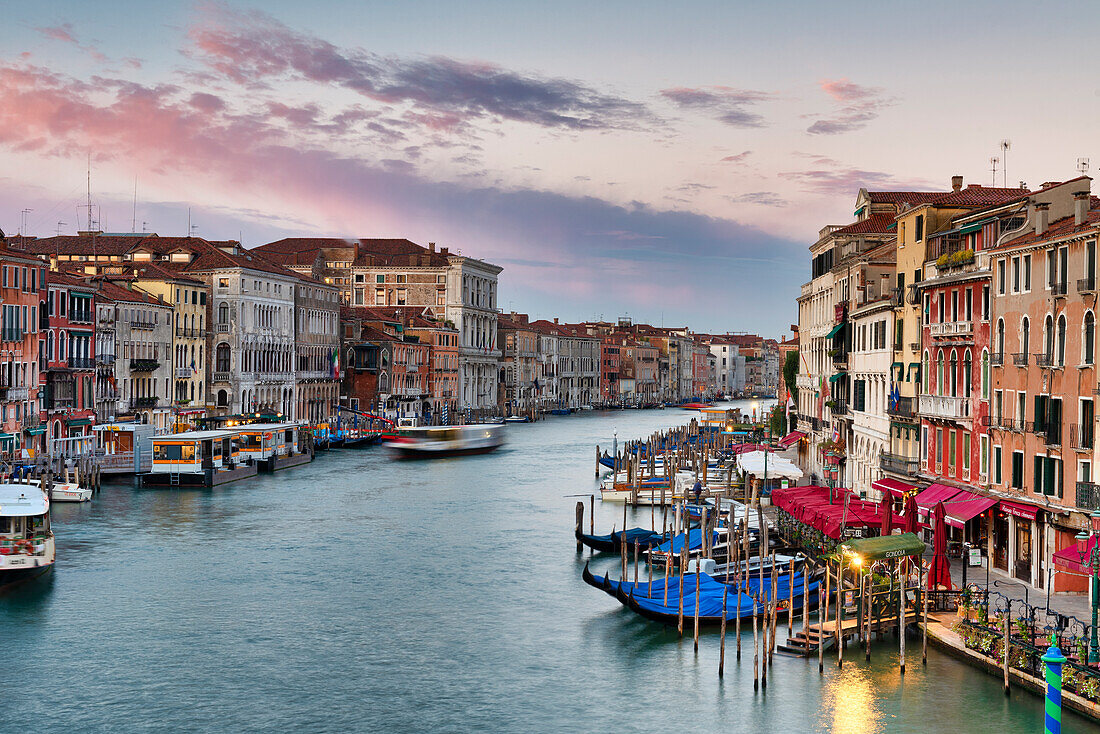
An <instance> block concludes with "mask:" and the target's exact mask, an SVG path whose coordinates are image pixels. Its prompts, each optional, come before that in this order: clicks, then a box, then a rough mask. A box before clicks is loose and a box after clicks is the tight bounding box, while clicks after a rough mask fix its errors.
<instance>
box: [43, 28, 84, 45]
mask: <svg viewBox="0 0 1100 734" xmlns="http://www.w3.org/2000/svg"><path fill="white" fill-rule="evenodd" d="M35 30H37V31H38V32H39V33H41V34H42V35H43V36H45V37H46V38H49V39H51V40H54V41H61V42H62V43H72V44H74V45H75V44H76V43H77V40H76V36H75V35H73V26H72V24H71V23H62V24H61V25H57V26H51V27H49V28H36V29H35Z"/></svg>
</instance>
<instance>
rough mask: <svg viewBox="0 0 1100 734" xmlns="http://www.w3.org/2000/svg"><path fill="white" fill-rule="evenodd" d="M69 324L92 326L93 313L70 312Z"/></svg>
mask: <svg viewBox="0 0 1100 734" xmlns="http://www.w3.org/2000/svg"><path fill="white" fill-rule="evenodd" d="M69 323H70V324H90V323H92V312H91V311H69Z"/></svg>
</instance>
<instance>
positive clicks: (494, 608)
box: [0, 403, 1095, 734]
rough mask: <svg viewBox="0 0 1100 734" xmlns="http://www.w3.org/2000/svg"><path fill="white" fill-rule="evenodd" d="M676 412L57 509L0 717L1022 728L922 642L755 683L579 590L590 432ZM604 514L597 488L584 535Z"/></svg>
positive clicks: (535, 429) (90, 726)
mask: <svg viewBox="0 0 1100 734" xmlns="http://www.w3.org/2000/svg"><path fill="white" fill-rule="evenodd" d="M745 405H746V406H747V405H748V404H747V403H746V404H745ZM689 417H690V415H689V414H687V413H685V412H683V411H673V410H665V411H644V412H642V411H627V412H614V413H593V414H587V415H578V416H570V417H557V418H550V419H548V420H546V421H542V422H539V423H535V424H530V425H516V426H508V428H507V431H508V437H509V444H508V446H507V447H506V448H505V449H503V450H501V451H499V452H497V453H495V454H490V455H485V456H478V457H469V458H463V459H448V460H441V461H436V462H394V461H391V460H390V459H389V457H388V456H387V455H386V453H385V451H384V449H381V448H379V447H372V448H367V449H361V450H355V449H351V450H335V451H329V452H324V453H321V454H320V455H319V456H318V458H317V460H316V461H315V462H314V463H313V464H311V465H309V466H305V467H300V468H296V469H291V470H287V471H285V472H282V473H280V474H279V475H278V476H275V477H270V476H269V477H259V478H256V479H253V480H247V481H244V482H239V483H236V484H231V485H227V486H223V487H220V488H218V489H214V490H185V489H157V490H139V489H135V488H133V487H132V486H130V485H129V484H121V483H120V484H112V485H110V486H107V487H105V488H104V490H103V491H102V493H101V494H100V495H99V496H97V497H96V498H95V499H94V500H93V501H92V502H91V503H86V504H83V505H62V504H58V505H55V509H54V528H55V530H56V533H57V537H58V562H57V567H56V569H55V570H54V572H53V573H52V574H50V576H49V577H46V578H43V579H39V580H36V581H33V582H29V583H28V584H25V585H23V586H21V587H16V588H14V589H11V590H8V591H6V592H4V593H3V594H0V629H2V630H3V637H2V640H3V648H4V652H5V656H4V658H5V661H6V662H7V670H8V674H7V678H8V685H7V686H6V689H5V695H4V701H3V703H2V704H0V711H2V712H3V713H2V721H3V722H4V724H3V729H6V730H12V729H15V728H17V727H18V728H20V729H24V728H29V729H38V730H44V731H82V732H107V731H111V732H114V731H158V732H159V731H173V730H188V731H232V732H252V731H265V732H266V731H286V730H291V729H293V730H296V731H309V732H344V731H371V732H421V731H441V732H468V731H492V732H551V731H569V732H573V731H616V732H654V731H726V732H759V731H784V732H792V733H793V732H861V733H866V732H969V731H996V732H998V734H1008V733H1009V732H1029V733H1031V732H1037V731H1041V730H1042V721H1043V709H1042V701H1041V700H1040V699H1039V698H1037V697H1035V696H1033V695H1031V694H1029V693H1025V692H1022V691H1017V692H1014V693H1013V695H1012V697H1011V698H1010V699H1006V698H1005V697H1004V695H1003V694H1002V692H1001V690H1000V687H999V684H998V682H997V680H996V679H994V678H992V677H989V676H987V675H985V674H982V673H979V672H977V671H975V670H972V669H971V668H968V667H965V666H963V665H961V664H959V663H957V662H955V661H953V660H951V659H949V658H946V657H944V656H942V655H940V654H938V653H936V652H935V651H930V652H929V659H928V666H927V667H926V668H925V667H922V666H921V665H920V662H919V657H916V658H914V657H912V656H911V657H910V664H909V666H908V669H907V673H906V675H905V678H904V680H902V679H901V678H900V677H899V675H898V672H897V665H896V663H897V658H896V653H895V651H894V645H893V644H889V645H887V644H885V643H884V644H883V645H882V646H880V647H878V648H876V649H875V654H874V658H873V662H872V663H871V664H866V663H864V662H863V660H862V656H859V657H858V658H857V660H856V661H855V662H847V663H845V665H844V667H843V669H842V670H837V668H836V664H835V659H833V660H831V661H830V664H828V665H827V666H826V671H825V674H824V676H821V675H819V674H818V671H817V664H816V661H814V662H812V663H810V662H807V661H805V660H801V659H791V658H785V657H782V656H776V658H775V665H774V668H773V669H772V671H771V673H770V675H769V686H768V689H767V692H766V693H755V694H754V692H753V687H752V658H751V652H749V653H748V655H746V657H745V658H743V660H742V662H741V663H740V664H738V663H737V662H736V661H735V660H734V659H733V653H732V647H733V646H732V640H731V645H730V654H729V657H728V661H727V669H726V677H725V680H724V681H719V680H718V677H717V667H718V637H717V635H716V634H713V633H708V634H706V635H704V637H703V639H702V641H701V644H700V651H699V654H698V655H695V654H694V653H693V652H692V644H691V639H690V637H688V638H686V639H685V640H679V639H678V638H677V636H676V634H675V630H674V629H673V630H671V631H670V630H666V629H664V628H662V627H661V626H660V625H658V624H655V623H652V622H646V621H643V620H641V619H640V618H638V617H636V616H635V615H634V614H632V613H631V612H629V611H626V610H624V609H623V608H622V607H621V606H620V605H619V604H618V603H617V602H615V600H614V599H612V598H611V597H609V596H607V595H606V594H603V593H602V592H600V591H597V590H596V589H592V588H590V587H588V586H586V585H585V584H584V583H583V582H582V581H581V569H582V567H583V564H584V558H587V555H586V556H584V557H583V558H582V557H581V556H579V555H578V554H577V553H576V552H575V541H574V539H573V536H572V530H573V517H574V506H575V503H576V501H577V500H576V498H573V497H569V495H574V494H580V493H587V492H591V491H592V489H593V488H594V486H595V483H594V446H595V444H597V443H599V444H600V445H601V446H604V447H609V446H610V444H611V441H612V431H613V430H615V429H617V430H618V435H619V439H620V441H621V440H623V439H625V438H630V437H638V436H643V435H648V434H649V433H650V432H651V431H653V430H656V429H658V428H661V427H665V426H667V425H670V424H672V423H677V422H684V421H686V420H687V419H688V418H689ZM621 513H622V510H621V507H620V508H613V507H607V508H601V507H599V503H598V502H597V530H598V531H600V532H606V531H607V530H608V529H610V526H611V524H612V523H613V522H616V520H617V521H618V522H619V523H620V524H621ZM634 522H636V524H648V522H649V511H648V510H645V511H639V512H638V515H637V517H636V519H635V521H634ZM615 562H616V561H615V559H614V558H612V559H608V558H599V557H597V559H595V563H594V568H598V569H601V568H606V567H610V566H613V565H614V564H615ZM731 636H732V633H731ZM745 639H746V642H745V649H746V651H749V650H751V644H752V634H751V631H749V632H748V633H747V634H746V638H745ZM853 654H855V653H853ZM1094 730H1095V729H1094V728H1093V727H1092V726H1091V724H1088V723H1087V722H1085V721H1084V720H1082V719H1079V718H1076V717H1074V716H1072V715H1070V714H1068V713H1067V714H1066V715H1065V731H1094Z"/></svg>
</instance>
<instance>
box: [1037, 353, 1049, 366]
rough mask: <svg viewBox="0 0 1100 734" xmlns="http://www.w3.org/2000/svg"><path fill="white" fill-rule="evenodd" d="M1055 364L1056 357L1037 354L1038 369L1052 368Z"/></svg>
mask: <svg viewBox="0 0 1100 734" xmlns="http://www.w3.org/2000/svg"><path fill="white" fill-rule="evenodd" d="M1053 364H1054V357H1053V355H1050V354H1036V355H1035V366H1036V367H1051V366H1052V365H1053Z"/></svg>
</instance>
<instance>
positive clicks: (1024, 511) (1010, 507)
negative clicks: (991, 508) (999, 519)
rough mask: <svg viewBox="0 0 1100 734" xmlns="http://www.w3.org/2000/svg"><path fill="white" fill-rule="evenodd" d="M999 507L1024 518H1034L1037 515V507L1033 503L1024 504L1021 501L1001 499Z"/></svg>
mask: <svg viewBox="0 0 1100 734" xmlns="http://www.w3.org/2000/svg"><path fill="white" fill-rule="evenodd" d="M1001 509H1002V510H1004V511H1005V512H1007V513H1008V514H1009V515H1015V516H1016V517H1022V518H1024V519H1026V520H1034V519H1035V518H1036V517H1038V515H1039V508H1038V507H1036V506H1035V505H1025V504H1024V503H1022V502H1009V501H1008V500H1001Z"/></svg>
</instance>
